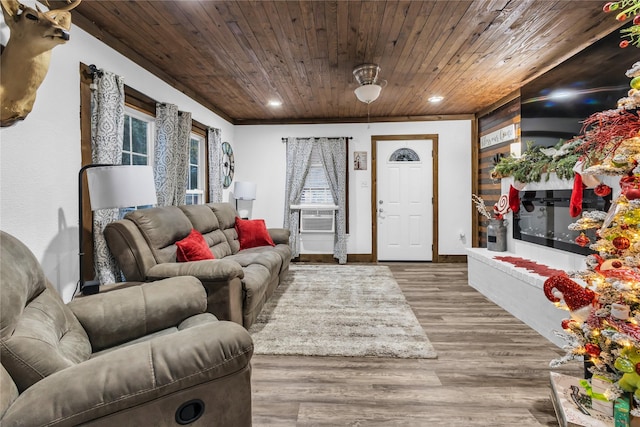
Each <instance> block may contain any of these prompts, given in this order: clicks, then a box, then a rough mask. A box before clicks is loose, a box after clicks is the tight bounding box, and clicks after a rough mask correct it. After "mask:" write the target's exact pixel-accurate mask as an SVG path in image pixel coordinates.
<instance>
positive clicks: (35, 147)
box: [0, 2, 234, 300]
mask: <svg viewBox="0 0 640 427" xmlns="http://www.w3.org/2000/svg"><path fill="white" fill-rule="evenodd" d="M27 3H28V2H27ZM31 5H32V4H31ZM7 38H8V36H7V29H6V26H5V25H4V22H2V43H3V44H6V40H7ZM81 62H83V63H85V64H87V65H89V64H95V65H96V66H98V68H103V69H105V70H107V71H111V72H114V73H116V74H118V75H121V76H123V77H124V80H125V84H127V85H128V86H130V87H132V88H134V89H136V90H138V91H140V92H142V93H144V94H146V95H148V96H150V97H152V98H153V99H156V100H158V101H161V102H169V103H173V104H176V105H178V107H179V108H180V109H181V110H183V111H190V112H191V113H193V119H194V120H197V121H199V122H201V123H203V124H205V125H208V126H212V127H217V128H220V129H222V137H223V139H224V140H226V141H229V142H231V143H232V144H233V136H234V135H233V134H234V128H233V125H231V124H230V123H228V122H227V121H225V120H223V119H221V118H220V117H219V116H217V115H216V114H214V113H212V112H211V111H209V110H207V109H206V108H204V107H203V106H202V105H200V104H198V103H196V102H195V101H193V100H191V99H190V98H188V97H187V96H185V95H184V94H183V93H181V92H180V91H178V90H176V89H174V88H172V87H171V86H169V85H167V84H165V83H163V82H162V81H161V80H160V79H158V78H156V77H155V76H153V75H152V74H151V73H149V72H147V71H145V70H144V69H142V68H140V67H139V66H137V65H136V64H134V63H133V62H131V61H129V60H128V59H126V58H125V57H123V56H122V55H120V54H118V53H117V52H115V51H114V50H112V49H111V48H109V47H107V46H106V45H104V44H103V43H102V42H100V41H99V40H97V39H95V38H93V37H91V36H90V35H89V34H87V33H85V32H84V31H82V30H81V29H80V28H78V27H75V26H73V27H72V29H71V40H69V41H68V42H67V43H66V44H64V45H61V46H57V47H56V48H54V49H53V53H52V60H51V65H50V68H49V72H48V74H47V76H46V78H45V80H44V82H43V83H42V85H41V86H40V88H39V90H38V95H37V99H36V102H35V106H34V109H33V111H32V112H31V114H29V116H27V118H26V120H25V121H24V122H21V123H18V124H16V125H14V126H12V127H9V128H2V129H1V130H0V195H1V198H0V229H2V230H3V231H6V232H8V233H10V234H12V235H14V236H15V237H17V238H18V239H20V240H21V241H22V242H24V243H25V244H26V245H27V246H28V247H29V249H31V251H32V252H33V253H34V254H35V256H36V257H37V258H38V259H39V260H40V262H41V263H42V265H43V267H44V270H45V274H46V275H47V277H48V278H49V280H50V281H51V282H52V283H53V284H54V286H56V287H57V289H58V291H59V292H60V293H61V294H62V296H63V298H64V299H65V300H69V299H70V298H71V296H72V294H73V291H74V289H75V286H76V283H77V281H78V212H77V211H78V201H77V197H78V192H77V185H78V184H77V179H78V176H77V174H78V170H79V169H80V167H81V156H80V118H79V112H80V73H79V68H80V63H81ZM224 197H225V200H226V198H227V197H228V195H227V194H225V196H224Z"/></svg>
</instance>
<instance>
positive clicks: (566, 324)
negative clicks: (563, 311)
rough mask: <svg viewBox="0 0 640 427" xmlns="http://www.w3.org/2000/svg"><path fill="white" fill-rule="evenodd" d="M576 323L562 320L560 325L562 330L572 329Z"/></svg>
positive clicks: (570, 320)
mask: <svg viewBox="0 0 640 427" xmlns="http://www.w3.org/2000/svg"><path fill="white" fill-rule="evenodd" d="M577 323H578V322H576V321H575V320H573V319H562V322H561V323H560V324H561V325H562V329H565V330H566V329H571V327H573V326H574V325H576V324H577Z"/></svg>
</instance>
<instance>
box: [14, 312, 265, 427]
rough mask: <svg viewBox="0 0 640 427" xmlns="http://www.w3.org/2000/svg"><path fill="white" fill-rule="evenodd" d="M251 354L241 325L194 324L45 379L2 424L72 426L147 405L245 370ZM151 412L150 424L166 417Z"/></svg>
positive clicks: (22, 397)
mask: <svg viewBox="0 0 640 427" xmlns="http://www.w3.org/2000/svg"><path fill="white" fill-rule="evenodd" d="M252 354H253V343H252V341H251V337H250V336H249V334H248V333H247V332H246V331H245V330H244V328H242V327H241V326H239V325H236V324H234V323H231V322H213V323H209V324H204V325H200V326H195V327H192V328H189V329H186V330H183V331H180V332H176V333H173V334H170V335H164V336H161V337H158V338H156V339H153V340H150V341H145V342H141V343H138V344H134V345H131V346H129V347H125V348H121V349H119V350H114V351H113V352H109V353H106V354H104V355H101V356H98V357H96V358H93V359H90V360H88V361H86V362H83V363H80V364H77V365H74V366H72V367H69V368H67V369H63V370H61V371H58V372H56V373H55V374H52V375H50V376H48V377H46V378H44V379H42V380H40V381H39V382H37V383H36V384H34V385H33V386H31V387H29V388H28V389H27V390H25V391H24V392H23V393H22V394H21V395H20V396H19V397H18V398H17V399H16V400H15V401H14V402H13V403H12V404H11V406H10V407H9V408H8V409H7V411H6V412H5V414H4V417H3V419H2V425H7V426H9V425H29V426H36V425H48V426H62V425H64V426H71V425H79V424H83V423H87V422H89V421H91V420H96V419H98V418H101V417H105V416H108V415H110V414H114V413H117V412H120V411H126V410H128V411H134V412H135V411H137V410H138V411H139V410H143V411H144V405H146V404H148V403H151V402H152V401H154V400H156V399H161V398H163V397H164V396H169V395H170V394H172V393H176V392H179V391H181V390H185V389H188V388H190V387H195V386H198V385H200V384H204V383H207V382H210V381H214V380H216V379H222V378H225V377H229V376H233V375H235V374H239V373H241V372H243V371H244V370H246V369H248V365H249V362H250V359H251V356H252ZM174 410H175V409H174ZM155 416H156V417H157V416H158V415H155ZM146 417H148V418H147V419H148V421H149V423H150V424H154V421H155V422H158V423H160V422H161V421H166V420H158V419H155V420H154V412H148V413H147V414H146Z"/></svg>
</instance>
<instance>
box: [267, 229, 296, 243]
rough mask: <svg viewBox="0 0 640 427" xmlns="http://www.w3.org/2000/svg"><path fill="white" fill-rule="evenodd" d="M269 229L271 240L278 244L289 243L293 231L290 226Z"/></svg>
mask: <svg viewBox="0 0 640 427" xmlns="http://www.w3.org/2000/svg"><path fill="white" fill-rule="evenodd" d="M267 231H268V232H269V235H270V236H271V240H273V243H275V244H276V245H278V244H285V245H288V244H289V236H290V235H291V231H290V230H289V229H288V228H268V229H267Z"/></svg>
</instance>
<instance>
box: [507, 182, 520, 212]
mask: <svg viewBox="0 0 640 427" xmlns="http://www.w3.org/2000/svg"><path fill="white" fill-rule="evenodd" d="M509 207H510V208H511V211H512V212H513V213H518V211H519V210H520V194H519V191H518V189H517V188H515V187H514V186H513V185H510V186H509Z"/></svg>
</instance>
